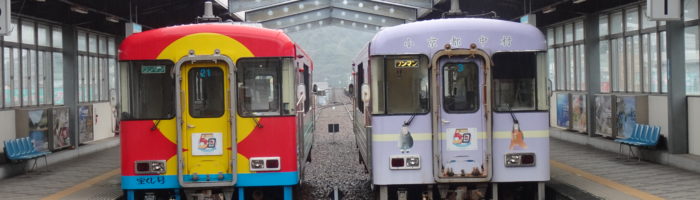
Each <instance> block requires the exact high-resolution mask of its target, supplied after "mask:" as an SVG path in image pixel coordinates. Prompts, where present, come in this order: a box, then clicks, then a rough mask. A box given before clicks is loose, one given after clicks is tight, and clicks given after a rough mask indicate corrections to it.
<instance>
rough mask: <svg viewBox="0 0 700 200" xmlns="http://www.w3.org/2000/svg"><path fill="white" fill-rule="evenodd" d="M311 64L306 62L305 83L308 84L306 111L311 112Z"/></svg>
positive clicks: (305, 102)
mask: <svg viewBox="0 0 700 200" xmlns="http://www.w3.org/2000/svg"><path fill="white" fill-rule="evenodd" d="M309 80H310V77H309V66H308V65H306V64H304V85H305V86H306V91H305V92H306V100H305V101H304V111H305V112H309V108H310V107H311V98H310V96H311V93H309V88H311V85H309V84H310V83H309Z"/></svg>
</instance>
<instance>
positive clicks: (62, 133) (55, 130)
mask: <svg viewBox="0 0 700 200" xmlns="http://www.w3.org/2000/svg"><path fill="white" fill-rule="evenodd" d="M51 114H52V117H51V129H52V130H51V131H52V137H53V142H52V145H53V146H52V149H54V150H55V149H61V148H65V147H68V146H70V129H69V127H70V124H69V121H68V108H65V107H64V108H52V109H51Z"/></svg>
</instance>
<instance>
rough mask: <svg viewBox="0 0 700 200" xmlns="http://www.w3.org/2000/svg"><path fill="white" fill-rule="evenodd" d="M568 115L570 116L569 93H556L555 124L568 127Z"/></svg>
mask: <svg viewBox="0 0 700 200" xmlns="http://www.w3.org/2000/svg"><path fill="white" fill-rule="evenodd" d="M569 116H571V113H570V111H569V94H568V93H557V126H559V127H560V128H570V127H571V126H570V125H571V123H570V120H569Z"/></svg>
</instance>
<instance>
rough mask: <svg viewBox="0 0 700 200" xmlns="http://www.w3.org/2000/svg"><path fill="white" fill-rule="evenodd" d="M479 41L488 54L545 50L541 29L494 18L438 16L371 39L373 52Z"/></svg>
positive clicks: (427, 50) (428, 51) (428, 50)
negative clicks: (439, 17)
mask: <svg viewBox="0 0 700 200" xmlns="http://www.w3.org/2000/svg"><path fill="white" fill-rule="evenodd" d="M472 43H473V44H476V45H477V48H480V49H483V50H484V51H486V52H487V53H489V54H493V53H496V52H506V51H544V50H546V40H545V38H544V35H543V34H542V32H541V31H540V30H539V29H537V28H536V27H534V26H532V25H529V24H522V23H516V22H511V21H503V20H495V19H477V18H459V19H438V20H428V21H420V22H414V23H408V24H402V25H398V26H394V27H389V28H386V29H384V30H382V31H380V32H379V33H377V34H376V35H375V36H374V38H373V39H372V40H371V41H370V53H371V55H392V54H425V55H428V56H432V55H433V54H435V52H437V51H438V50H440V49H443V48H444V46H445V44H450V45H451V47H452V48H453V49H454V48H469V45H470V44H472Z"/></svg>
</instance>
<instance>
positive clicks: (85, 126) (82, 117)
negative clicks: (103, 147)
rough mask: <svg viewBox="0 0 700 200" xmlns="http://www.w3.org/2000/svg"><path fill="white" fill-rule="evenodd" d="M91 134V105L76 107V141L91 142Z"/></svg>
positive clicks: (92, 136) (92, 134) (93, 136)
mask: <svg viewBox="0 0 700 200" xmlns="http://www.w3.org/2000/svg"><path fill="white" fill-rule="evenodd" d="M94 138H95V135H94V132H93V119H92V105H82V106H78V139H79V143H85V142H89V141H92V140H93V139H94Z"/></svg>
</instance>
